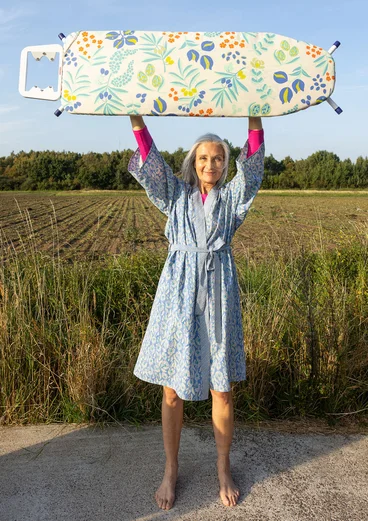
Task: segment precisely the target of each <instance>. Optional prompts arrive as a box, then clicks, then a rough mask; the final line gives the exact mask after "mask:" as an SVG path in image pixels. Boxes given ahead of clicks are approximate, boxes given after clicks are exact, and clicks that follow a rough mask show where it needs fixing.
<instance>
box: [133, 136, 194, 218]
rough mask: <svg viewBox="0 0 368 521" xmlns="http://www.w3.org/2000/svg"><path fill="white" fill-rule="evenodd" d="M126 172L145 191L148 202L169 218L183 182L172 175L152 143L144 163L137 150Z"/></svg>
mask: <svg viewBox="0 0 368 521" xmlns="http://www.w3.org/2000/svg"><path fill="white" fill-rule="evenodd" d="M128 170H129V172H130V173H131V174H132V176H133V177H134V178H135V179H136V180H137V181H138V183H139V184H140V185H141V186H142V187H143V188H144V189H145V191H146V193H147V196H148V198H149V200H150V201H151V202H152V203H153V204H154V205H155V206H156V207H157V208H158V209H159V210H160V211H161V212H162V213H164V214H165V215H167V216H169V215H170V212H171V209H172V207H173V204H174V203H175V201H176V200H177V199H178V198H179V196H180V193H181V192H182V190H183V188H184V181H183V180H181V179H179V178H178V177H177V176H176V175H174V173H173V171H172V170H171V168H170V167H169V165H168V164H167V163H166V162H165V160H164V158H163V157H162V155H161V154H160V152H159V151H158V150H157V148H156V145H155V143H154V142H152V144H151V148H150V151H149V153H148V155H147V157H146V159H145V160H144V161H142V157H141V153H140V151H139V149H137V150H136V151H135V153H134V155H133V156H132V158H131V159H130V161H129V165H128Z"/></svg>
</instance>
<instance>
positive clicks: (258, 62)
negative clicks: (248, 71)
mask: <svg viewBox="0 0 368 521" xmlns="http://www.w3.org/2000/svg"><path fill="white" fill-rule="evenodd" d="M251 65H252V67H253V68H254V69H264V61H262V60H257V58H253V60H252V61H251Z"/></svg>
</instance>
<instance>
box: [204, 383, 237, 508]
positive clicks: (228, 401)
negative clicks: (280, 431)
mask: <svg viewBox="0 0 368 521" xmlns="http://www.w3.org/2000/svg"><path fill="white" fill-rule="evenodd" d="M211 394H212V422H213V430H214V434H215V440H216V447H217V470H218V477H219V482H220V497H221V500H222V502H223V504H224V505H225V506H235V505H236V504H237V502H238V499H239V495H240V491H239V488H238V487H237V486H236V485H235V484H234V481H233V478H232V477H231V472H230V447H231V442H232V439H233V433H234V405H233V397H232V392H231V391H230V392H227V393H222V392H219V391H214V390H213V389H211Z"/></svg>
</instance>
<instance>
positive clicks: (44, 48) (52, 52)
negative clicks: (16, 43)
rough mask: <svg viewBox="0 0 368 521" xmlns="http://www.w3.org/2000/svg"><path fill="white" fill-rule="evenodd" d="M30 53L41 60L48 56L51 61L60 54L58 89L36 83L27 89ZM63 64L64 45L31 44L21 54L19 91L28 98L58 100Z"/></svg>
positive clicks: (37, 59)
mask: <svg viewBox="0 0 368 521" xmlns="http://www.w3.org/2000/svg"><path fill="white" fill-rule="evenodd" d="M28 53H31V54H32V56H33V58H34V59H35V60H36V61H40V60H41V59H42V58H44V57H46V58H48V59H49V60H50V61H54V60H55V58H56V55H57V54H59V67H58V85H57V89H56V91H55V90H54V89H53V87H52V86H48V87H45V88H41V87H38V86H37V85H35V86H34V87H32V88H31V89H29V90H27V70H28ZM62 64H63V47H62V46H61V45H59V44H51V45H31V46H29V47H25V48H24V49H23V50H22V53H21V56H20V73H19V92H20V93H21V95H22V96H24V97H26V98H34V99H42V100H48V101H56V100H58V99H59V98H60V96H61V76H62Z"/></svg>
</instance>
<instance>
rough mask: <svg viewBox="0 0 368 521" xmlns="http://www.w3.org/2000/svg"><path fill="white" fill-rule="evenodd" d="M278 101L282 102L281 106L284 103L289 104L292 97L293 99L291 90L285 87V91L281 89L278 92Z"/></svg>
mask: <svg viewBox="0 0 368 521" xmlns="http://www.w3.org/2000/svg"><path fill="white" fill-rule="evenodd" d="M279 97H280V100H281V102H282V104H283V105H284V104H285V103H290V101H291V99H292V97H293V91H292V90H291V89H289V87H285V89H282V90H281V91H280V96H279Z"/></svg>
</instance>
